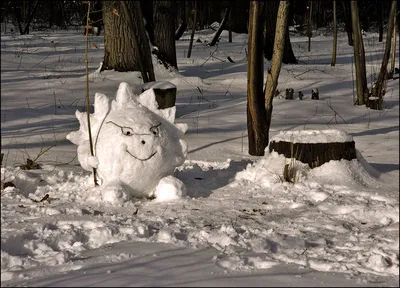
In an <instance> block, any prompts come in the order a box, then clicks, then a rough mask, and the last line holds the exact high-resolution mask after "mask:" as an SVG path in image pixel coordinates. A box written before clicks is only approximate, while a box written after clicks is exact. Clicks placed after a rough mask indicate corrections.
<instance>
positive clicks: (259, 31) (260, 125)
mask: <svg viewBox="0 0 400 288" xmlns="http://www.w3.org/2000/svg"><path fill="white" fill-rule="evenodd" d="M264 11H265V4H264V3H263V2H261V1H251V2H250V11H249V35H248V37H249V38H248V50H249V54H248V61H247V71H248V72H247V131H248V139H249V154H250V155H256V156H262V155H264V150H265V147H267V145H268V130H267V122H266V111H265V104H264V97H263V96H264V95H263V83H264V58H263V48H262V47H263V29H264V19H265V18H264V17H265V16H264Z"/></svg>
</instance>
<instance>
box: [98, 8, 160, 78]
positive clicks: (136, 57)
mask: <svg viewBox="0 0 400 288" xmlns="http://www.w3.org/2000/svg"><path fill="white" fill-rule="evenodd" d="M114 9H115V10H114ZM126 10H128V11H126ZM138 19H140V20H138ZM142 19H143V16H142V14H141V10H140V3H139V2H137V1H129V2H125V1H115V2H108V1H104V3H103V22H104V61H103V66H102V70H113V69H114V70H116V71H121V72H127V71H141V72H142V77H143V81H144V82H149V81H155V77H154V71H153V64H152V61H151V54H150V46H149V41H148V39H147V36H146V34H145V29H144V23H143V21H142Z"/></svg>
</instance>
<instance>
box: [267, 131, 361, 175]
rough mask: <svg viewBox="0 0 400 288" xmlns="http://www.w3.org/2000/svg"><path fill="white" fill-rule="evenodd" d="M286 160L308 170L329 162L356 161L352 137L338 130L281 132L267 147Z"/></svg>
mask: <svg viewBox="0 0 400 288" xmlns="http://www.w3.org/2000/svg"><path fill="white" fill-rule="evenodd" d="M268 146H269V147H268V148H269V152H272V151H275V152H277V153H279V154H281V155H284V156H285V157H286V158H295V159H296V160H298V161H301V162H302V163H305V164H308V166H310V168H315V167H318V166H321V165H322V164H324V163H326V162H329V161H330V160H340V159H345V160H352V159H356V158H357V156H356V148H355V142H354V141H353V137H352V136H351V135H349V134H347V133H346V132H343V131H339V130H333V129H332V130H300V131H283V132H280V133H279V134H278V135H276V136H275V137H273V138H272V139H271V141H270V143H269V145H268Z"/></svg>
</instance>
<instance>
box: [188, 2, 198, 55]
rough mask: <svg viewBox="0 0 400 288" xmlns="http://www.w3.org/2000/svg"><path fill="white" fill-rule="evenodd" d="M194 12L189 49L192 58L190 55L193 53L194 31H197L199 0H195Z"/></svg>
mask: <svg viewBox="0 0 400 288" xmlns="http://www.w3.org/2000/svg"><path fill="white" fill-rule="evenodd" d="M192 13H193V23H192V33H191V34H190V43H189V50H188V54H187V58H190V55H192V47H193V38H194V32H195V31H196V24H197V1H194V10H193V11H192Z"/></svg>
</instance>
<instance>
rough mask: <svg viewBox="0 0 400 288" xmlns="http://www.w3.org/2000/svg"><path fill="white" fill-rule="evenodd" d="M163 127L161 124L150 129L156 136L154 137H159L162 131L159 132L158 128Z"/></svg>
mask: <svg viewBox="0 0 400 288" xmlns="http://www.w3.org/2000/svg"><path fill="white" fill-rule="evenodd" d="M160 125H161V123H160V124H158V125H156V126H152V127H150V132H151V133H152V134H153V135H154V136H157V137H158V136H159V133H160V131H159V130H158V127H159V126H160Z"/></svg>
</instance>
